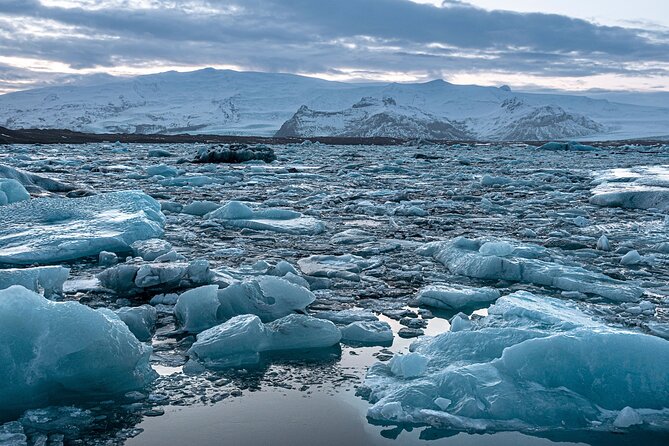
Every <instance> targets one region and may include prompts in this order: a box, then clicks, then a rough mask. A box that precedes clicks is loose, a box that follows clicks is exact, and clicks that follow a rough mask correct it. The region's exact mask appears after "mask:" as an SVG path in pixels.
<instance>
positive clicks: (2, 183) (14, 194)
mask: <svg viewBox="0 0 669 446" xmlns="http://www.w3.org/2000/svg"><path fill="white" fill-rule="evenodd" d="M29 199H30V194H29V193H28V191H27V190H26V188H25V187H23V185H22V184H21V183H19V182H18V181H16V180H12V179H9V178H0V206H2V205H5V204H10V203H16V202H17V201H24V200H29Z"/></svg>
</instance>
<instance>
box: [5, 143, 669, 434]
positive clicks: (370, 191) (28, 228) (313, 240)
mask: <svg viewBox="0 0 669 446" xmlns="http://www.w3.org/2000/svg"><path fill="white" fill-rule="evenodd" d="M577 146H578V147H577ZM203 147H205V148H206V146H203V145H201V144H165V145H142V144H118V143H117V144H87V145H25V146H3V147H0V445H12V446H19V445H54V446H55V445H60V444H65V445H68V444H80V445H83V444H85V445H116V444H119V445H120V444H128V445H135V446H139V445H154V444H155V445H157V444H165V442H166V441H172V442H177V443H175V444H193V445H201V444H226V443H229V444H243V442H244V441H248V444H262V443H263V442H271V441H274V442H277V443H276V444H294V445H299V444H316V443H320V444H342V443H348V444H352V445H354V444H449V445H460V444H461V445H465V444H495V445H500V444H501V445H504V444H522V445H546V444H598V445H599V444H601V445H609V444H613V445H617V444H620V445H622V444H630V445H632V444H635V445H638V444H644V445H646V444H648V445H652V444H658V445H659V444H669V236H668V234H669V146H667V145H663V144H652V145H612V146H601V147H596V148H592V147H589V146H582V145H567V144H552V145H549V146H547V147H544V148H539V147H535V146H529V145H524V144H517V145H511V146H509V145H494V144H492V145H491V144H478V145H451V146H448V145H435V144H428V143H414V144H406V145H403V146H328V145H323V144H319V143H310V142H305V143H303V144H295V145H281V146H272V147H271V148H272V149H273V150H274V152H275V154H276V160H274V161H271V162H269V163H266V162H263V161H259V160H257V161H247V162H243V163H238V164H228V163H209V162H206V161H205V162H203V161H202V160H197V162H194V161H196V160H195V157H196V155H197V154H198V153H202V149H203ZM264 152H267V151H264Z"/></svg>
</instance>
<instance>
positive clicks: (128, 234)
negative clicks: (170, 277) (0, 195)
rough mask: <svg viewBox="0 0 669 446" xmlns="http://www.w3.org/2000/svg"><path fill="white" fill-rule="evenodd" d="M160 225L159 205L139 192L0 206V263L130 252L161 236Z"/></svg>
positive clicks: (49, 260) (61, 259)
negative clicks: (135, 245) (138, 244)
mask: <svg viewBox="0 0 669 446" xmlns="http://www.w3.org/2000/svg"><path fill="white" fill-rule="evenodd" d="M164 224H165V217H164V216H163V214H162V213H161V212H160V204H158V202H157V201H156V200H154V199H153V198H151V197H149V196H148V195H146V194H144V193H142V192H137V191H128V192H111V193H108V194H100V195H93V196H90V197H83V198H72V199H68V198H37V199H33V200H28V201H21V202H18V203H13V204H9V205H6V206H0V263H13V264H22V265H29V264H32V263H55V262H63V261H68V260H74V259H79V258H83V257H89V256H97V255H98V254H99V253H100V252H101V251H110V252H130V245H131V244H132V243H133V242H135V241H137V240H144V239H149V238H154V237H160V236H162V234H163V225H164Z"/></svg>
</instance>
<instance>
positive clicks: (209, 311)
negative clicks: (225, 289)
mask: <svg viewBox="0 0 669 446" xmlns="http://www.w3.org/2000/svg"><path fill="white" fill-rule="evenodd" d="M220 305H221V303H220V302H219V300H218V285H208V286H201V287H198V288H194V289H192V290H188V291H186V292H185V293H183V294H181V295H180V296H179V299H178V300H177V303H176V305H175V307H174V316H175V317H176V318H177V321H179V324H180V325H181V328H182V329H183V330H184V331H188V332H191V333H199V332H201V331H204V330H206V329H207V328H210V327H213V326H215V325H218V324H219V323H220V321H219V320H218V318H217V312H218V307H219V306H220Z"/></svg>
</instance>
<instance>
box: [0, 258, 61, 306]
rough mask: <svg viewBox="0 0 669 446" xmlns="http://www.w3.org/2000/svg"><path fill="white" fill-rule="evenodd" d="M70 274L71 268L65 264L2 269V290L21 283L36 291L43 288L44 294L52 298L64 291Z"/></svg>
mask: <svg viewBox="0 0 669 446" xmlns="http://www.w3.org/2000/svg"><path fill="white" fill-rule="evenodd" d="M69 275H70V269H69V268H65V267H63V266H39V267H35V268H8V269H0V290H2V289H5V288H9V287H10V286H12V285H21V286H22V287H24V288H27V289H29V290H31V291H35V292H39V291H40V290H43V291H44V296H45V297H47V298H50V297H53V296H56V295H60V294H62V293H63V284H64V283H65V281H66V280H67V278H68V276H69Z"/></svg>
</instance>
